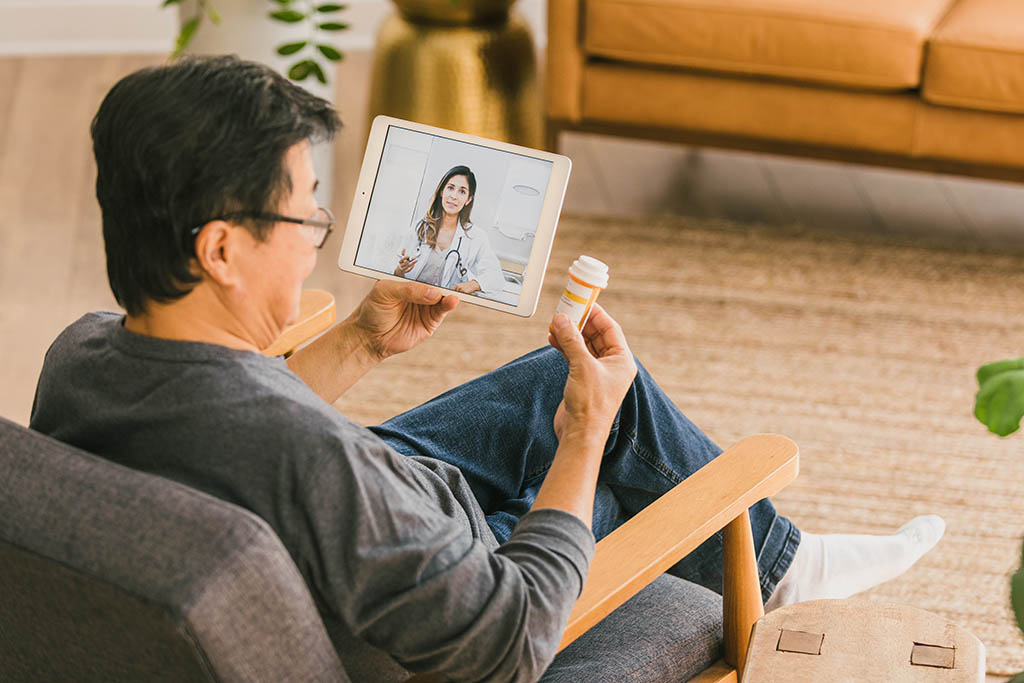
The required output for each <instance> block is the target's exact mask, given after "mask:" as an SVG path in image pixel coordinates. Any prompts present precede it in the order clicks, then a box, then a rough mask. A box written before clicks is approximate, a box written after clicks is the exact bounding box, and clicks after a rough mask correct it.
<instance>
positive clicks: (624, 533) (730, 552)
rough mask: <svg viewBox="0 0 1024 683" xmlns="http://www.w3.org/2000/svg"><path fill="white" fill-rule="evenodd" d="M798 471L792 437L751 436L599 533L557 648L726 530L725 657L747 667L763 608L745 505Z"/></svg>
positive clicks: (776, 488)
mask: <svg viewBox="0 0 1024 683" xmlns="http://www.w3.org/2000/svg"><path fill="white" fill-rule="evenodd" d="M798 471H799V451H798V449H797V446H796V444H795V443H793V442H792V441H791V440H789V439H788V438H786V437H784V436H779V435H777V434H759V435H756V436H751V437H747V438H746V439H743V440H742V441H740V442H738V443H737V444H735V445H734V446H732V447H731V448H729V449H728V450H726V451H725V452H724V453H722V454H721V455H719V456H718V457H717V458H715V459H714V460H712V461H711V462H710V463H708V464H707V465H705V466H704V467H702V468H700V470H698V471H697V472H695V473H693V474H692V475H690V476H689V477H687V479H686V480H685V481H683V482H682V483H681V484H679V485H678V486H676V487H675V488H673V489H672V490H671V491H669V492H668V493H666V494H665V495H664V496H662V497H661V498H659V499H658V500H656V501H655V502H654V503H652V504H651V505H649V506H648V507H646V508H645V509H643V510H641V511H640V512H639V513H637V514H636V515H635V516H634V517H633V518H632V519H630V520H629V521H628V522H626V523H625V524H623V525H622V526H620V527H619V528H618V529H616V530H615V531H613V532H612V533H610V534H608V536H606V537H605V538H603V539H601V541H600V542H599V543H598V544H597V551H596V552H595V554H594V560H593V562H592V563H591V565H590V571H589V573H588V575H587V580H586V583H585V584H584V586H583V592H582V594H581V595H580V598H579V600H577V602H576V605H575V607H574V608H573V610H572V613H571V614H570V616H569V624H568V626H567V627H566V629H565V635H564V636H563V638H562V644H561V645H560V646H559V650H561V649H563V648H565V647H566V646H568V645H569V644H570V643H571V642H572V641H574V640H575V639H576V638H578V637H579V636H580V635H582V634H583V633H584V632H586V631H587V630H588V629H589V628H591V627H592V626H593V625H594V624H596V623H597V622H598V621H600V620H601V619H603V618H604V617H605V616H607V615H608V614H610V613H611V612H612V611H613V610H615V609H616V608H617V607H618V606H619V605H621V604H622V603H624V602H626V600H628V599H629V598H631V597H632V596H633V595H635V594H636V593H638V592H639V591H640V590H641V589H642V588H643V587H644V586H646V585H647V584H649V583H650V582H651V581H653V580H654V579H655V578H657V577H658V576H659V575H660V574H662V573H664V572H665V571H666V570H667V569H669V568H670V567H671V566H672V565H674V564H676V563H677V562H678V561H679V560H681V559H682V558H683V557H685V556H686V555H688V554H689V553H691V552H692V551H693V550H695V549H696V548H697V546H699V545H700V544H701V543H703V542H704V541H706V540H707V539H708V538H710V537H711V536H712V535H713V534H714V533H716V532H717V531H719V530H720V529H725V538H724V544H723V562H724V564H725V567H724V573H725V585H724V586H723V610H724V614H723V621H724V625H725V650H726V656H725V659H726V661H727V662H728V663H729V664H731V665H732V666H735V667H736V668H738V669H742V661H740V660H742V658H743V657H744V656H745V653H746V644H747V642H748V641H749V638H750V628H751V627H752V626H753V624H754V621H756V620H757V619H758V618H759V617H760V616H761V615H762V614H763V613H764V608H763V605H762V603H761V592H760V584H759V582H758V577H757V565H756V558H755V557H754V548H753V538H752V536H751V533H750V518H749V516H748V515H747V509H748V508H750V507H751V506H752V505H754V503H756V502H758V501H759V500H762V499H763V498H767V497H769V496H773V495H775V494H776V493H778V492H779V491H781V490H782V489H783V488H784V487H785V486H786V485H788V484H789V483H790V482H792V481H793V480H794V479H795V478H796V476H797V473H798Z"/></svg>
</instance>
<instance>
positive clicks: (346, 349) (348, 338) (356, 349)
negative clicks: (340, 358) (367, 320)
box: [338, 317, 387, 370]
mask: <svg viewBox="0 0 1024 683" xmlns="http://www.w3.org/2000/svg"><path fill="white" fill-rule="evenodd" d="M338 327H340V328H341V331H340V334H341V337H340V338H339V340H338V351H339V352H340V353H341V354H343V355H345V356H348V357H349V359H350V360H351V361H354V362H356V363H357V364H359V365H361V366H363V367H365V368H366V369H367V370H369V369H371V368H373V367H374V366H376V365H377V364H378V363H380V362H381V361H382V360H384V359H385V358H387V355H386V354H384V353H382V351H381V350H380V349H379V348H378V347H377V345H376V344H374V343H373V342H372V341H371V335H370V334H369V333H368V332H367V331H366V330H365V329H364V328H362V327H360V326H359V324H358V323H357V322H356V321H355V319H353V318H351V317H350V318H348V319H346V320H343V321H342V322H341V324H340V325H339V326H338Z"/></svg>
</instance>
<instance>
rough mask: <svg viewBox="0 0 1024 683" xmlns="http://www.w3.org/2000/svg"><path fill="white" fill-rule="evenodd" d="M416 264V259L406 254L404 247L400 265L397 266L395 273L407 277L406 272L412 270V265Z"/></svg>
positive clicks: (399, 260) (399, 261)
mask: <svg viewBox="0 0 1024 683" xmlns="http://www.w3.org/2000/svg"><path fill="white" fill-rule="evenodd" d="M415 265H416V259H415V258H414V257H412V256H406V255H405V249H403V250H402V256H401V258H399V259H398V266H397V267H395V275H398V276H399V277H405V274H406V273H408V272H409V271H410V270H412V267H413V266H415Z"/></svg>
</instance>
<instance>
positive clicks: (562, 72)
mask: <svg viewBox="0 0 1024 683" xmlns="http://www.w3.org/2000/svg"><path fill="white" fill-rule="evenodd" d="M582 4H583V0H548V46H547V69H546V70H545V76H544V78H545V85H544V93H545V95H544V97H545V107H544V109H545V113H546V115H547V118H549V119H558V120H561V121H569V122H573V123H578V122H579V121H580V119H581V117H582V107H581V103H580V97H581V93H580V91H581V89H582V84H583V46H582V45H581V44H580V40H581V37H582V35H583V33H582V30H583V29H582V27H581V26H580V22H581V21H582V16H583V15H582V11H581V10H582Z"/></svg>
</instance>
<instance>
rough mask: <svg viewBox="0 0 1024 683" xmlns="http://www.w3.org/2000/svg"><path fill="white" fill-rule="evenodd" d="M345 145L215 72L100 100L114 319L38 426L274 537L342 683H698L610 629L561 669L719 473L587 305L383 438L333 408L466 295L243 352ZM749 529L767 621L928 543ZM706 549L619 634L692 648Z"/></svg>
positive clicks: (84, 327)
mask: <svg viewBox="0 0 1024 683" xmlns="http://www.w3.org/2000/svg"><path fill="white" fill-rule="evenodd" d="M338 125H339V122H338V119H337V116H336V114H335V113H334V111H333V110H332V109H331V108H330V106H329V105H328V103H326V102H324V101H323V100H320V99H317V98H315V97H313V96H311V95H309V94H308V93H306V92H305V91H303V90H301V89H300V88H298V87H296V86H295V85H293V84H291V83H289V82H287V81H286V80H284V79H283V78H281V77H280V76H278V75H276V74H274V73H273V72H271V71H269V70H268V69H266V68H264V67H262V66H259V65H256V64H253V63H248V62H243V61H240V60H238V59H236V58H231V57H224V58H193V59H188V60H184V61H182V62H179V63H177V64H175V65H173V66H164V67H157V68H150V69H144V70H142V71H140V72H137V73H134V74H131V75H129V76H127V77H126V78H125V79H123V80H122V81H121V82H119V83H118V84H117V85H115V86H114V88H113V89H112V90H111V91H110V93H109V94H108V95H107V97H106V99H105V100H104V102H103V104H102V105H101V107H100V109H99V112H98V113H97V115H96V118H95V120H94V121H93V125H92V134H93V143H94V152H95V155H96V162H97V173H98V175H97V181H96V193H97V198H98V200H99V203H100V206H101V208H102V212H103V234H104V242H105V248H106V252H107V265H108V276H109V280H110V284H111V288H112V289H113V291H114V294H115V296H116V297H117V300H118V302H119V303H121V304H122V305H123V306H124V308H125V310H126V315H125V316H119V315H115V314H112V313H96V314H89V315H86V316H84V317H83V318H82V319H80V320H79V321H78V322H76V323H74V324H72V325H71V326H70V327H69V328H68V329H67V330H65V331H64V332H63V333H62V334H61V335H60V337H58V339H57V340H56V341H55V342H54V344H53V346H52V347H51V349H50V351H49V352H48V354H47V358H46V362H45V365H44V368H43V371H42V374H41V376H40V380H39V385H38V388H37V393H36V401H35V404H34V406H33V414H32V424H31V426H32V427H33V428H35V429H37V430H39V431H42V432H45V433H49V434H51V435H53V436H55V437H57V438H59V439H62V440H64V441H67V442H69V443H72V444H74V445H76V446H79V447H81V448H84V449H86V450H89V451H92V452H94V453H97V454H99V455H101V456H104V457H107V458H109V459H111V460H115V461H117V462H121V463H123V464H126V465H129V466H132V467H136V468H139V469H142V470H146V471H149V472H153V473H155V474H158V475H162V476H165V477H168V478H171V479H175V480H178V481H180V482H183V483H185V484H187V485H189V486H192V487H195V488H198V489H201V490H203V491H206V492H208V493H210V494H212V495H215V496H218V497H220V498H223V499H225V500H228V501H230V502H233V503H236V504H239V505H242V506H244V507H246V508H248V509H250V510H252V511H254V512H255V513H256V514H258V515H260V516H261V517H263V518H264V519H265V520H267V522H268V523H269V524H270V525H271V526H272V527H273V528H274V529H275V531H276V532H277V534H278V535H279V536H280V538H281V540H282V541H283V542H284V545H285V547H286V548H287V549H288V551H289V553H290V554H291V556H292V557H293V558H294V560H295V563H296V565H297V566H298V568H299V570H300V571H301V572H302V575H303V577H304V578H305V580H306V582H307V584H308V585H309V588H310V591H311V593H312V595H313V598H314V600H315V601H316V604H317V607H318V609H319V611H320V613H321V615H322V616H323V619H324V623H325V624H326V626H327V628H328V632H329V634H330V636H331V638H332V641H333V642H334V644H335V646H336V647H337V648H338V650H339V653H340V655H341V659H342V661H343V663H344V665H345V667H346V669H347V670H348V671H349V674H350V675H351V676H352V678H353V679H355V680H402V679H403V678H405V677H406V676H407V675H408V672H410V671H411V672H427V671H431V672H440V673H442V674H444V675H446V676H447V677H449V678H451V679H454V680H478V679H479V680H485V679H486V680H536V679H538V678H540V677H541V676H544V677H545V680H581V679H583V678H585V677H593V676H596V675H597V674H598V673H600V674H602V675H604V676H606V677H609V678H608V680H621V679H622V678H625V677H626V676H631V677H646V678H648V679H650V678H656V677H657V676H658V675H659V674H658V673H657V672H658V671H659V670H660V669H659V667H667V668H669V669H670V670H672V671H675V672H677V673H678V674H679V675H680V676H681V677H686V676H687V675H688V674H689V673H691V672H692V671H693V670H696V669H699V668H701V667H702V666H704V665H706V663H707V662H706V661H679V662H677V661H673V662H668V663H666V662H656V660H658V654H659V653H657V652H655V653H646V654H650V655H651V656H649V657H641V658H640V660H637V659H630V660H628V661H627V662H626V663H623V661H621V660H616V659H615V657H613V656H612V657H610V656H609V655H610V654H611V655H614V654H615V653H616V652H617V651H619V650H621V649H623V648H620V647H617V646H618V645H619V644H618V642H617V634H616V633H615V631H614V624H613V625H612V626H609V625H608V623H612V622H608V623H606V624H602V625H599V626H598V627H597V628H595V629H594V630H592V631H591V633H589V634H587V636H586V638H585V639H584V640H581V641H579V642H578V643H577V644H576V645H574V648H573V650H574V652H569V651H567V652H566V653H563V654H562V655H560V656H559V657H558V658H554V656H555V649H556V647H557V645H558V643H559V640H560V637H561V632H562V630H563V629H564V626H565V623H566V619H567V617H568V614H569V611H570V609H571V607H572V604H573V603H574V601H575V599H576V598H577V596H578V594H579V591H580V589H581V586H582V583H583V580H584V577H585V576H586V573H587V567H588V564H589V561H590V558H591V556H592V554H593V549H594V538H595V535H596V536H597V537H600V536H603V535H605V534H607V533H608V532H609V531H611V530H612V529H613V528H615V527H616V526H617V525H618V524H620V523H621V522H622V521H623V520H625V519H627V518H628V517H629V516H631V515H632V514H635V513H636V512H637V511H638V510H639V509H641V508H643V507H644V506H645V505H647V504H648V503H649V502H650V501H652V500H654V499H655V498H657V497H658V496H659V495H661V493H663V492H664V491H666V490H668V489H669V488H671V487H672V486H673V485H675V484H676V483H678V482H679V481H681V480H682V479H684V478H685V477H686V476H688V475H689V474H690V473H692V472H693V471H695V470H696V469H698V468H699V467H700V466H702V465H703V464H705V463H706V462H708V461H709V460H710V459H712V458H714V457H715V456H716V455H717V454H718V453H719V449H718V447H717V446H715V445H714V444H713V443H711V441H710V440H708V439H707V437H705V436H704V435H703V434H702V433H701V432H700V431H699V430H698V429H697V428H696V427H694V426H693V425H692V424H691V423H690V422H689V421H688V420H687V419H686V418H685V417H684V416H683V415H682V414H681V413H680V412H679V411H678V409H676V408H675V406H674V405H672V403H671V402H670V401H669V400H668V399H667V397H665V396H664V394H663V393H662V392H661V391H660V390H659V389H658V387H657V386H656V384H655V383H654V381H653V380H652V379H651V377H650V376H649V375H648V374H647V373H646V371H644V370H643V369H642V368H639V369H638V367H637V365H636V363H635V361H634V359H633V356H632V354H631V353H630V352H629V347H628V345H627V342H626V339H625V337H624V335H623V333H622V330H621V328H620V327H619V326H618V324H617V323H615V321H614V320H613V319H612V318H611V317H610V316H609V315H608V314H607V313H606V312H605V311H604V310H603V309H601V308H600V307H597V308H596V309H595V312H594V314H593V316H592V318H591V320H590V322H589V323H588V324H587V327H586V328H585V330H584V332H583V334H582V335H581V334H580V333H579V332H577V331H576V330H575V329H574V328H573V327H572V326H571V325H569V324H568V323H567V321H566V320H565V318H564V316H561V317H559V318H558V319H556V320H555V324H554V333H553V335H552V337H551V338H550V339H549V342H550V344H551V347H550V348H547V349H542V350H539V351H537V352H534V353H532V354H530V355H528V356H526V357H524V358H521V359H519V360H516V361H513V362H512V363H510V364H509V365H507V366H505V367H503V368H500V369H499V370H497V371H495V372H493V373H490V374H488V375H486V376H484V377H481V378H479V379H477V380H474V381H473V382H470V383H468V384H467V385H464V386H462V387H459V388H456V389H454V390H452V391H450V392H448V393H447V394H444V395H442V396H440V397H438V398H436V399H434V400H433V401H431V402H429V403H427V404H426V405H424V406H421V407H419V408H417V409H414V410H412V411H409V412H408V413H406V414H404V415H401V416H398V417H396V418H394V419H392V420H389V421H388V422H386V423H385V424H383V425H381V426H379V427H375V428H373V429H372V430H367V429H364V428H361V427H359V426H357V425H355V424H353V423H352V422H350V421H348V420H347V419H346V418H344V417H343V416H342V415H340V414H339V413H338V412H337V411H336V410H334V409H333V407H332V406H331V403H332V402H333V401H335V400H336V399H337V398H338V397H339V396H340V395H341V394H342V393H343V392H344V391H345V390H346V389H347V388H348V387H350V386H352V384H353V383H354V382H355V381H357V380H358V379H359V378H360V377H361V376H362V375H363V374H365V373H366V372H367V371H369V370H370V369H372V368H373V366H375V365H376V364H377V363H379V362H381V361H383V360H384V359H386V358H388V357H389V356H392V355H394V354H396V353H401V352H403V351H405V350H407V349H409V348H412V347H413V346H415V345H417V344H419V343H421V342H422V341H424V340H425V339H426V338H428V337H429V336H430V335H431V334H432V333H433V331H434V330H435V329H437V326H438V325H440V324H441V323H442V321H443V320H444V319H445V317H446V316H447V315H448V314H450V313H451V312H452V311H453V310H454V309H455V307H456V304H457V303H458V302H457V299H455V298H453V297H445V296H442V293H441V292H440V291H439V290H438V289H436V288H433V287H429V286H427V285H424V284H422V283H416V282H403V283H392V282H381V283H379V284H378V285H377V286H376V287H374V289H373V290H372V291H371V292H370V294H369V295H368V296H367V297H366V299H365V300H364V301H363V302H362V303H361V304H360V305H359V306H358V307H357V308H356V310H355V311H354V312H353V313H352V315H350V316H349V317H348V318H347V319H345V320H344V321H343V322H341V323H340V324H338V325H337V326H336V327H334V328H333V329H332V330H331V331H329V332H328V333H327V334H325V335H324V336H322V337H321V338H320V339H319V340H317V341H316V342H315V343H313V344H311V345H309V346H308V347H306V348H304V349H302V350H301V351H299V352H297V353H296V354H295V355H294V356H292V357H291V358H290V359H288V361H287V362H286V361H285V360H284V359H281V358H265V357H264V356H262V355H261V354H260V353H259V351H260V349H262V348H265V347H266V346H267V345H269V344H270V343H271V342H272V341H273V340H274V339H275V338H276V337H277V336H278V334H279V333H280V332H281V330H282V329H283V328H284V327H285V326H286V325H288V324H289V323H290V322H292V321H293V320H295V318H296V315H297V311H298V302H299V296H300V291H301V288H302V283H303V281H304V280H305V278H306V277H307V276H308V275H309V274H310V272H311V270H312V268H313V265H314V263H315V261H316V252H317V248H318V247H320V246H322V245H323V242H324V240H325V239H326V236H327V233H328V232H329V230H330V223H331V221H332V219H330V216H329V214H326V213H325V212H323V211H321V210H320V209H319V208H318V207H317V205H316V202H315V200H314V196H313V190H314V188H315V186H316V178H315V174H314V171H313V167H312V163H311V159H310V152H309V139H311V138H314V137H316V136H327V137H330V136H331V135H332V134H333V132H334V131H335V129H336V128H337V126H338ZM481 425H484V426H485V428H481ZM751 523H752V527H753V532H754V540H755V546H756V549H757V553H758V563H759V569H760V570H761V575H762V587H763V593H764V597H765V598H766V599H769V601H770V602H769V605H770V606H775V605H779V604H785V603H787V602H792V601H795V600H800V599H807V598H811V597H840V596H843V595H848V594H851V593H853V592H857V591H860V590H864V589H865V588H868V587H870V586H871V585H874V584H875V583H878V582H879V581H882V580H886V579H888V578H891V577H892V576H895V575H897V574H899V573H901V572H902V571H904V570H905V569H906V568H908V567H909V566H910V565H911V564H913V562H914V561H916V560H917V558H918V557H920V555H921V554H923V553H924V552H925V551H926V550H927V549H928V548H930V547H931V546H932V545H934V543H935V542H936V541H937V540H938V537H939V536H941V534H942V524H941V520H938V518H934V517H923V518H918V519H917V520H914V521H913V522H911V523H910V524H909V525H908V526H907V527H906V528H905V529H904V530H901V532H899V533H897V534H895V535H893V536H885V537H832V536H815V535H812V534H803V535H801V533H800V532H799V531H798V530H797V529H796V527H795V526H794V525H793V524H792V523H791V522H789V521H788V520H786V519H785V518H783V517H781V516H779V515H778V514H777V513H776V512H775V510H774V508H773V507H772V505H771V503H770V502H769V501H767V500H765V501H761V502H760V503H758V504H757V505H756V506H754V507H753V508H752V509H751ZM592 528H593V531H592ZM720 543H721V541H720V538H719V537H713V538H712V539H710V540H709V541H708V542H707V543H705V544H704V545H703V546H702V547H701V548H699V549H698V550H697V551H696V552H694V553H693V554H691V555H690V556H689V557H687V558H686V559H684V560H683V562H681V563H680V564H679V565H678V566H676V567H674V568H673V569H672V572H671V573H672V574H673V575H674V576H667V577H664V578H663V579H659V581H658V582H656V584H655V585H654V586H653V587H652V588H651V589H650V590H648V591H645V592H644V593H643V594H642V595H645V596H646V598H645V599H646V602H644V600H640V601H632V602H631V603H630V604H629V605H627V606H626V607H627V614H629V610H630V609H632V610H641V612H642V613H641V614H635V615H633V617H632V620H634V621H636V622H638V623H640V624H641V627H640V628H646V629H648V630H647V632H648V633H651V634H652V636H653V634H655V633H658V632H667V633H669V634H675V633H680V632H684V631H685V630H687V629H693V628H695V627H696V625H697V623H698V622H699V621H701V618H702V616H703V615H706V614H708V613H710V612H712V611H714V609H715V596H714V595H713V594H712V593H711V591H709V590H707V588H710V589H713V590H714V589H719V587H720V583H721V575H720V561H721V557H720V550H721V545H720ZM675 577H680V578H684V579H688V580H689V581H690V582H694V583H696V584H700V585H699V586H695V585H693V584H691V583H688V582H685V581H680V580H679V579H678V578H675ZM700 586H704V587H707V588H702V587H700ZM658 603H670V604H669V605H667V606H665V605H662V607H665V609H663V610H653V609H651V607H650V606H651V605H658ZM643 610H647V611H643ZM673 620H674V621H673ZM710 637H714V633H713V632H712V633H711V634H710ZM613 643H614V644H615V645H616V647H612V646H611V645H612V644H613ZM638 647H639V646H638ZM553 658H554V663H553V664H552V660H553ZM641 660H642V661H641ZM638 661H640V662H641V663H638ZM616 667H618V668H616Z"/></svg>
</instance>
